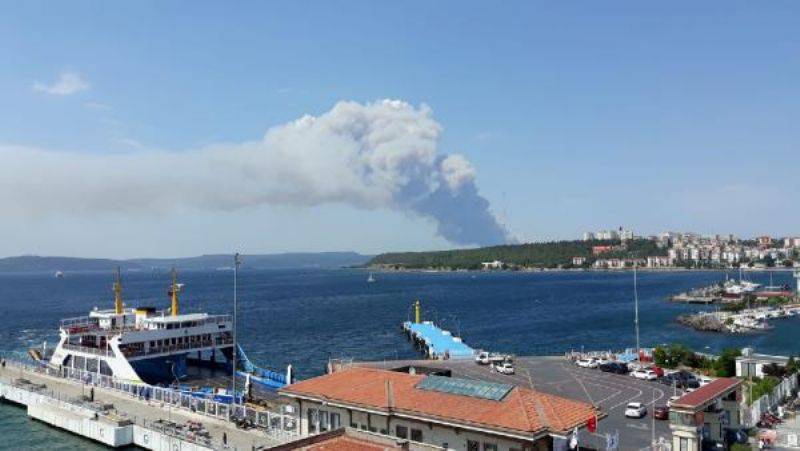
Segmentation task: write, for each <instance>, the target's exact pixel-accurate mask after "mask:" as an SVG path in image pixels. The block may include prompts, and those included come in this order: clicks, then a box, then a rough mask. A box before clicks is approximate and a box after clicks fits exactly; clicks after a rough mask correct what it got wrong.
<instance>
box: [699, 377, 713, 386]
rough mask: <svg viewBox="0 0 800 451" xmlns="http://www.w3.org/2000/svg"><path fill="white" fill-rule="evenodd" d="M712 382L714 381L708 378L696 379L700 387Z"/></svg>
mask: <svg viewBox="0 0 800 451" xmlns="http://www.w3.org/2000/svg"><path fill="white" fill-rule="evenodd" d="M713 380H714V379H712V378H710V377H708V376H700V378H699V379H698V382H700V386H701V387H702V386H703V385H707V384H710V383H711V381H713Z"/></svg>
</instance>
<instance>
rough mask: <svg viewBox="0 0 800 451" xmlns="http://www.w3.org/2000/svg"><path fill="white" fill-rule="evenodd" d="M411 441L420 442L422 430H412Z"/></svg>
mask: <svg viewBox="0 0 800 451" xmlns="http://www.w3.org/2000/svg"><path fill="white" fill-rule="evenodd" d="M411 440H413V441H415V442H421V441H422V429H412V430H411Z"/></svg>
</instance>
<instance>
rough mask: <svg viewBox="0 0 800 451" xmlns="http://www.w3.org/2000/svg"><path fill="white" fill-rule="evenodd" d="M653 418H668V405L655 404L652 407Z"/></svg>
mask: <svg viewBox="0 0 800 451" xmlns="http://www.w3.org/2000/svg"><path fill="white" fill-rule="evenodd" d="M653 418H655V419H656V420H669V407H667V406H656V408H655V409H653Z"/></svg>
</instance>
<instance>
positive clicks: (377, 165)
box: [0, 100, 509, 245]
mask: <svg viewBox="0 0 800 451" xmlns="http://www.w3.org/2000/svg"><path fill="white" fill-rule="evenodd" d="M441 130H442V128H441V126H440V125H439V124H438V123H437V122H436V121H435V120H434V119H433V118H432V112H431V110H430V109H429V108H428V107H427V106H425V105H423V106H420V107H418V108H415V107H414V106H412V105H410V104H408V103H406V102H403V101H399V100H382V101H378V102H374V103H367V104H360V103H356V102H339V103H337V104H336V105H335V106H334V107H333V108H332V109H331V110H330V111H328V112H325V113H324V114H321V115H319V116H308V115H307V116H303V117H301V118H300V119H297V120H295V121H293V122H290V123H287V124H284V125H280V126H277V127H273V128H271V129H269V130H268V131H267V132H266V134H265V135H264V137H263V139H261V140H259V141H252V142H245V143H235V144H220V145H215V146H211V147H205V148H201V149H195V150H188V151H181V152H172V151H156V150H147V151H137V152H135V153H127V154H93V153H68V152H61V151H49V150H41V149H31V148H23V147H16V146H0V159H1V160H0V161H2V164H0V208H2V209H3V211H5V212H8V213H12V212H17V213H21V214H28V215H45V214H52V213H65V212H66V213H69V214H75V215H87V214H100V213H108V212H122V213H126V212H127V213H145V214H162V213H168V212H170V211H171V210H173V209H175V208H179V207H193V208H200V209H207V210H209V209H210V210H236V209H240V208H245V207H250V206H258V205H265V204H269V205H295V206H314V205H321V204H330V203H340V204H347V205H351V206H354V207H357V208H361V209H367V210H372V209H387V208H388V209H392V210H396V211H401V212H405V213H408V214H412V215H416V216H420V217H424V218H427V219H430V220H433V221H434V222H435V223H436V226H437V231H438V234H439V235H441V236H442V237H444V238H445V239H447V240H449V241H451V242H453V243H458V244H478V245H488V244H498V243H504V242H507V241H508V239H509V236H508V232H507V231H506V229H505V227H504V226H502V225H501V224H500V223H499V222H498V221H497V219H496V218H495V216H494V214H493V213H492V212H491V210H490V205H489V202H488V201H487V200H486V199H485V198H483V197H482V196H481V195H480V194H479V193H478V188H477V186H476V185H475V176H476V172H475V168H474V167H473V166H472V165H471V164H470V163H469V161H467V159H466V158H464V157H463V156H461V155H457V154H446V153H443V152H439V150H438V149H437V145H438V139H439V135H440V133H441Z"/></svg>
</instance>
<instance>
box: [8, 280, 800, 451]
mask: <svg viewBox="0 0 800 451" xmlns="http://www.w3.org/2000/svg"><path fill="white" fill-rule="evenodd" d="M735 275H736V274H734V273H731V274H730V276H731V277H733V276H735ZM367 276H368V273H367V272H365V271H361V270H354V269H340V270H322V269H295V270H288V269H287V270H263V271H262V270H258V271H257V270H248V269H247V268H246V267H245V268H243V269H242V270H241V271H240V273H239V293H238V316H239V328H238V338H239V342H240V344H241V345H242V347H243V348H244V349H245V351H246V352H247V354H248V357H250V359H251V360H253V361H254V362H255V363H257V364H259V365H261V366H264V367H267V368H270V369H274V370H277V371H284V370H285V367H286V365H288V364H292V365H293V367H294V369H295V371H296V374H297V376H298V377H300V378H304V377H310V376H314V375H317V374H321V373H322V372H323V370H324V367H325V364H326V362H327V361H328V359H331V358H353V359H356V360H392V359H402V358H416V357H418V356H419V354H417V352H416V351H414V350H413V348H412V347H411V345H410V344H409V343H408V342H407V341H406V339H405V337H404V336H403V335H402V334H401V331H400V324H401V323H402V322H403V321H406V320H408V319H410V317H411V314H412V309H411V305H412V303H413V302H414V301H415V300H416V299H419V300H420V301H421V302H422V305H423V310H424V319H429V320H433V321H436V322H437V323H438V324H440V325H442V326H443V327H445V328H447V329H449V330H451V331H453V333H455V334H459V335H461V336H462V337H463V339H464V341H465V342H466V343H467V344H469V345H470V346H472V347H473V348H476V349H486V350H491V351H501V352H508V353H514V354H517V355H538V354H561V353H564V352H567V351H570V350H580V349H586V350H600V349H622V348H626V347H633V346H635V333H634V292H633V274H632V273H631V272H537V273H522V272H492V273H486V272H479V273H463V272H458V273H449V272H386V273H376V274H375V278H376V282H374V283H367V282H366V279H367ZM746 277H748V278H749V279H750V280H753V281H755V282H759V283H762V284H768V283H769V280H770V275H769V274H768V273H766V272H758V273H746ZM724 278H725V273H724V272H720V271H688V272H687V271H675V272H666V271H659V272H647V271H641V272H639V284H638V285H639V313H640V336H641V343H642V346H653V345H656V344H661V343H673V342H679V343H684V344H686V345H689V346H691V347H692V348H694V349H696V350H699V351H706V352H715V351H719V350H720V349H722V348H724V347H731V346H733V347H740V348H741V347H744V346H752V347H755V348H756V349H757V350H758V351H759V352H764V353H773V354H784V355H787V354H791V353H794V352H796V351H797V350H796V348H795V344H796V343H797V342H798V339H800V328H798V327H797V326H798V319H797V318H790V319H784V320H773V321H772V322H771V324H772V325H774V326H775V328H774V329H773V330H771V331H768V332H765V333H759V334H752V335H725V334H716V333H710V332H697V331H693V330H691V329H687V328H686V327H684V326H681V325H679V324H677V323H676V322H675V317H676V316H677V315H679V314H681V313H687V312H692V311H697V310H701V309H703V310H705V309H714V308H715V307H714V306H710V307H705V306H697V305H685V304H673V303H669V302H667V298H668V296H670V295H672V294H676V293H679V292H682V291H686V290H688V289H690V288H694V287H700V286H706V285H709V284H711V283H715V282H719V281H722V280H724ZM179 279H180V282H182V283H185V284H186V286H185V289H184V292H183V294H182V296H181V311H182V312H209V313H231V312H232V310H233V272H232V271H185V272H181V273H180V274H179ZM169 282H170V275H169V273H167V272H165V271H141V272H128V273H124V274H123V288H124V291H123V296H124V298H125V302H126V305H127V306H129V307H133V306H154V307H157V308H159V309H162V308H167V307H168V306H169V298H168V297H167V288H168V285H169ZM112 283H113V274H112V272H111V271H110V270H109V272H107V273H105V272H86V273H70V272H67V273H66V274H65V277H64V278H55V277H53V275H52V274H51V273H38V274H1V275H0V342H2V343H3V345H2V346H0V348H2V349H5V350H9V349H15V350H21V351H24V350H26V349H27V348H28V347H30V346H39V345H41V344H42V342H44V341H47V343H48V344H49V345H50V346H52V345H54V344H55V343H56V341H57V338H58V324H59V320H60V319H62V318H68V317H74V316H82V315H86V314H88V312H89V311H90V310H91V309H93V308H95V307H97V308H101V309H102V308H111V307H112V306H113V293H112V291H111V286H112ZM773 283H774V284H775V285H782V284H792V286H794V281H793V279H792V274H791V273H790V272H775V273H773ZM0 437H14V440H13V441H9V440H3V441H0V448H3V447H6V448H9V449H31V448H32V449H37V448H39V449H41V448H47V449H91V447H92V446H94V445H91V444H90V443H89V442H87V441H85V440H84V439H81V438H78V437H75V436H72V435H70V434H66V433H64V432H61V431H57V430H55V429H52V428H49V427H47V426H44V425H42V424H38V423H36V422H33V421H31V420H28V419H27V418H26V417H25V415H24V411H23V410H22V409H19V408H17V407H13V406H8V405H0ZM59 447H60V448H59ZM98 449H99V448H98Z"/></svg>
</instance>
